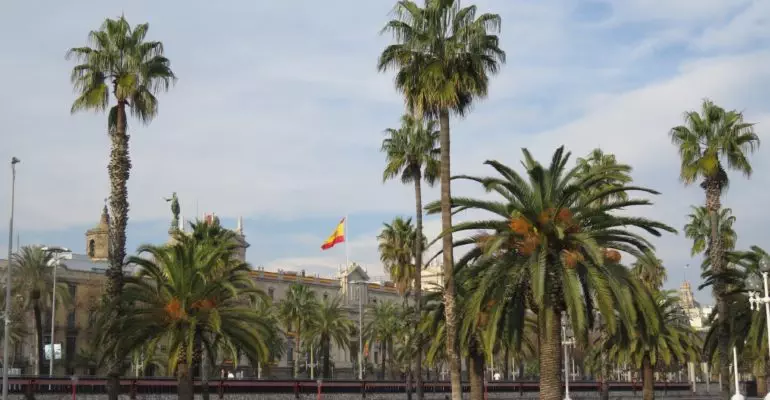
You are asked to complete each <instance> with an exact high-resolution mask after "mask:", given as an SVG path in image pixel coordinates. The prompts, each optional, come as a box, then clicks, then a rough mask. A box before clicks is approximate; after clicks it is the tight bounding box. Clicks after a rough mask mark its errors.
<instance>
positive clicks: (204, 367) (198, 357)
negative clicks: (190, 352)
mask: <svg viewBox="0 0 770 400" xmlns="http://www.w3.org/2000/svg"><path fill="white" fill-rule="evenodd" d="M193 365H198V366H199V367H200V369H199V374H200V379H201V398H202V400H209V371H208V368H209V367H208V357H207V355H206V348H205V346H203V332H201V331H200V330H196V332H195V361H194V362H193Z"/></svg>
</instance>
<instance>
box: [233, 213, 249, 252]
mask: <svg viewBox="0 0 770 400" xmlns="http://www.w3.org/2000/svg"><path fill="white" fill-rule="evenodd" d="M235 240H237V241H238V245H239V246H238V259H239V260H241V261H244V262H245V261H246V249H247V248H248V247H249V246H250V245H249V242H247V241H246V235H244V233H243V217H238V225H237V226H236V227H235Z"/></svg>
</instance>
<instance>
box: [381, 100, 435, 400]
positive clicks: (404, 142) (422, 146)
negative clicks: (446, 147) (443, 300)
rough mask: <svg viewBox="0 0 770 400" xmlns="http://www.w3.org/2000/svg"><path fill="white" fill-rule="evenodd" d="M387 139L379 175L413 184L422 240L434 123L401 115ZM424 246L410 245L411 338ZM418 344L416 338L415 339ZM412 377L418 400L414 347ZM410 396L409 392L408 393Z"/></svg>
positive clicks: (418, 359)
mask: <svg viewBox="0 0 770 400" xmlns="http://www.w3.org/2000/svg"><path fill="white" fill-rule="evenodd" d="M385 132H386V133H387V134H388V137H387V138H385V139H384V140H383V141H382V152H384V153H385V160H386V164H385V170H384V171H383V174H382V179H383V181H386V180H388V179H394V178H396V177H400V178H401V182H403V183H404V184H408V183H414V201H415V225H416V227H415V231H416V232H417V236H422V235H423V233H422V180H423V179H425V182H426V183H428V185H430V186H433V184H434V183H435V182H436V178H437V177H438V174H439V166H440V163H439V156H440V154H441V150H440V149H439V148H438V141H439V132H438V131H437V130H436V120H433V119H431V120H427V121H423V120H422V119H418V118H416V117H415V116H414V115H411V114H405V115H404V116H402V117H401V127H400V128H398V129H393V128H390V129H387V130H386V131H385ZM424 251H425V244H424V243H423V242H422V241H415V242H414V265H416V266H417V273H416V274H415V276H414V302H415V313H414V316H415V318H416V319H415V321H414V324H415V326H414V332H415V335H418V336H419V334H420V330H419V329H417V325H418V324H419V316H420V315H421V314H422V311H421V309H422V300H421V297H422V273H421V272H422V266H423V261H422V255H423V252H424ZM415 340H416V341H417V342H418V343H419V342H420V339H419V337H417V338H415ZM414 356H415V357H414V362H415V375H416V378H417V382H415V383H416V385H417V398H418V399H419V400H422V398H423V394H422V349H421V348H420V347H419V346H417V351H416V352H415V354H414ZM410 393H411V392H410Z"/></svg>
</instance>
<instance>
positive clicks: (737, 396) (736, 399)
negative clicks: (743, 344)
mask: <svg viewBox="0 0 770 400" xmlns="http://www.w3.org/2000/svg"><path fill="white" fill-rule="evenodd" d="M733 367H735V368H734V370H735V394H734V395H733V396H732V397H730V400H745V399H746V398H745V397H743V395H742V394H741V390H740V387H739V385H740V382H739V380H738V350H737V349H736V348H735V346H733Z"/></svg>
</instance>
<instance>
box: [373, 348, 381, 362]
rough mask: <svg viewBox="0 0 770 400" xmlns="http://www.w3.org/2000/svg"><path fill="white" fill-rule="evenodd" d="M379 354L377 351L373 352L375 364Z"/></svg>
mask: <svg viewBox="0 0 770 400" xmlns="http://www.w3.org/2000/svg"><path fill="white" fill-rule="evenodd" d="M379 355H380V353H378V352H376V351H375V352H374V363H375V364H377V363H378V362H380V357H379Z"/></svg>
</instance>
